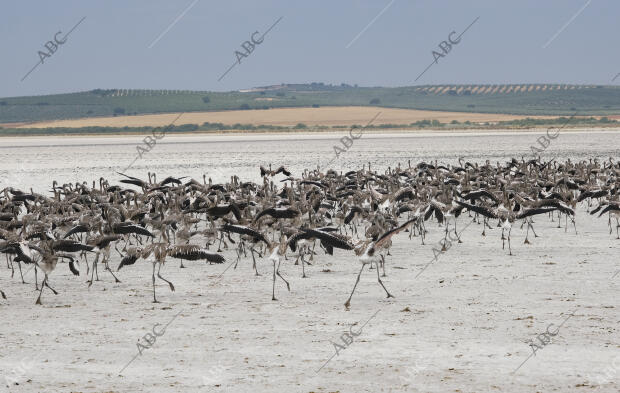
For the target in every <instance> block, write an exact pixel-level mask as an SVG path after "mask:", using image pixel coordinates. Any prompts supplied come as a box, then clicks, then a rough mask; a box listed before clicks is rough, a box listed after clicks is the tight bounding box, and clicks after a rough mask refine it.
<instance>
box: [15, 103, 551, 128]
mask: <svg viewBox="0 0 620 393" xmlns="http://www.w3.org/2000/svg"><path fill="white" fill-rule="evenodd" d="M379 112H381V114H380V115H379V116H378V117H377V119H376V120H375V121H374V124H382V123H384V124H388V123H389V124H410V123H415V122H417V121H419V120H438V121H440V122H442V123H445V122H448V123H449V122H451V121H452V120H458V121H459V122H464V121H467V120H469V121H471V122H496V121H501V120H513V119H521V118H525V117H528V116H516V115H504V114H488V113H462V112H440V111H424V110H414V109H394V108H379V107H362V106H346V107H321V108H278V109H268V110H238V111H222V112H190V113H185V114H183V115H182V116H181V117H180V118H179V120H177V121H176V122H175V125H180V124H202V123H204V122H210V123H223V124H227V125H232V124H236V123H241V124H253V125H257V126H258V125H275V126H294V125H296V124H298V123H304V124H306V125H308V126H333V125H347V126H348V125H353V124H359V125H362V126H363V125H366V124H367V123H368V122H369V121H370V120H371V119H372V118H373V117H375V115H377V113H379ZM178 115H179V113H165V114H156V115H138V116H117V117H92V118H85V119H75V120H56V121H45V122H39V123H30V124H22V125H19V126H18V128H46V127H95V126H97V127H143V126H144V127H157V126H166V125H169V124H170V123H171V122H172V121H173V120H174V119H175V118H176V117H177V116H178ZM529 117H536V118H545V116H529ZM547 117H548V116H547Z"/></svg>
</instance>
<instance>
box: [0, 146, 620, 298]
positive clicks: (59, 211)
mask: <svg viewBox="0 0 620 393" xmlns="http://www.w3.org/2000/svg"><path fill="white" fill-rule="evenodd" d="M260 171H261V176H262V179H263V181H262V182H261V183H254V182H241V181H240V180H239V178H238V177H237V176H232V177H231V179H230V182H227V183H225V184H214V183H213V182H212V180H211V179H208V181H207V179H206V176H203V181H202V182H200V181H197V180H195V179H188V178H187V177H178V178H175V177H167V178H165V179H164V180H162V181H160V182H157V178H156V175H155V174H154V173H149V174H148V180H142V179H138V178H136V177H132V176H128V175H125V174H122V173H119V175H120V176H121V178H120V180H119V183H120V184H118V185H110V183H109V182H108V180H106V179H104V178H101V179H99V185H98V186H97V184H96V183H95V182H93V183H92V186H89V185H88V183H87V182H83V183H75V184H63V185H59V184H58V183H57V182H56V181H54V182H53V184H52V190H51V191H50V193H51V195H49V196H46V195H42V194H38V193H35V192H33V191H32V189H31V190H30V191H29V192H27V191H23V190H18V189H15V188H12V187H6V188H4V190H2V191H1V192H0V239H2V240H0V253H4V254H5V255H6V263H7V268H8V269H10V270H11V278H13V279H15V265H17V268H18V270H19V273H20V275H21V282H22V284H26V282H25V281H24V276H23V271H22V264H24V265H25V266H29V268H34V272H35V289H36V290H37V291H38V297H37V300H36V303H37V304H41V296H42V293H43V290H44V289H45V288H48V289H49V290H51V291H52V292H53V293H54V294H58V292H57V291H56V290H54V289H53V288H52V287H51V286H50V275H51V273H52V272H53V271H54V270H55V269H56V267H57V266H58V263H59V262H61V263H62V264H64V263H66V264H68V267H69V269H70V271H71V272H72V273H73V274H74V275H75V276H79V275H80V269H79V268H80V264H82V263H83V264H85V265H86V275H87V276H88V281H87V284H88V286H91V285H93V282H94V281H98V280H99V272H98V269H99V266H100V265H101V266H102V267H103V269H104V271H105V272H107V273H109V275H110V277H111V278H112V279H113V280H115V281H116V282H120V281H119V279H118V277H117V274H118V273H117V274H115V272H114V270H116V272H118V271H119V270H121V269H122V268H125V269H127V268H128V266H131V265H134V264H135V263H136V262H139V261H147V262H151V263H152V265H153V271H152V288H153V302H158V301H157V297H156V293H155V282H156V277H157V278H159V279H160V280H163V281H164V282H166V283H167V284H168V285H169V287H170V289H171V290H172V291H174V289H175V288H174V285H173V284H172V282H170V281H169V280H166V279H165V278H164V277H162V276H161V273H160V270H161V268H162V266H163V265H164V263H165V262H166V261H168V260H170V258H174V259H178V260H180V268H184V264H183V263H184V261H185V262H186V263H187V261H205V264H221V263H224V262H225V261H226V259H225V257H224V256H223V253H224V251H223V249H228V250H230V251H231V252H232V251H233V250H234V252H235V253H236V260H234V261H232V262H230V263H231V264H232V263H233V262H234V264H235V265H234V266H235V268H236V267H237V264H238V263H239V261H240V260H241V259H243V258H249V257H248V253H249V254H250V256H251V259H252V262H253V269H254V271H255V274H257V275H259V274H260V273H259V271H258V267H257V263H256V258H257V257H258V258H263V257H266V258H267V260H268V261H269V262H271V263H272V264H273V285H272V299H273V300H276V298H275V287H276V280H277V279H281V280H282V281H283V282H284V283H285V284H286V287H287V288H288V289H289V290H290V285H289V282H288V281H287V280H286V279H285V278H284V277H283V276H282V275H281V274H280V265H281V263H282V262H283V261H284V260H288V258H287V255H290V256H292V258H291V260H292V259H293V258H295V262H294V264H296V265H299V262H301V271H302V277H306V265H311V262H310V261H313V262H312V263H314V256H315V255H318V252H320V251H321V250H323V251H324V253H325V254H329V255H333V253H334V249H340V250H344V251H339V253H346V252H347V250H348V251H350V252H352V253H354V254H355V255H357V257H358V260H359V262H360V263H361V268H360V271H359V274H358V275H357V280H356V281H355V285H354V287H353V290H352V291H351V294H350V296H349V298H348V299H347V301H346V303H345V306H346V307H347V308H348V307H349V306H350V302H351V298H352V297H353V293H354V292H355V288H356V287H357V285H358V283H359V280H360V276H361V274H362V272H363V270H364V268H365V267H366V266H367V265H370V268H371V269H372V268H373V265H374V268H375V269H376V274H377V281H378V283H379V284H380V285H381V286H382V287H383V289H384V290H385V293H386V294H387V297H392V295H391V294H390V293H389V292H388V290H387V289H386V288H385V285H384V284H383V282H382V280H381V277H384V276H385V258H386V256H388V255H390V254H389V250H390V247H391V245H392V240H391V238H392V237H393V236H395V235H396V234H398V233H400V232H403V231H404V232H408V233H409V235H408V237H409V239H412V238H413V237H418V238H419V239H420V240H421V242H422V244H424V239H425V236H426V234H427V233H428V230H427V226H429V225H428V223H429V220H431V221H436V222H437V223H438V225H439V226H440V227H442V228H441V229H440V230H441V231H442V232H443V234H444V239H445V238H446V237H447V236H448V234H449V233H450V234H451V231H454V233H457V219H458V218H459V217H460V216H461V215H462V214H463V213H464V212H467V215H468V216H470V217H472V219H473V220H474V221H477V222H478V224H480V223H481V224H482V226H483V232H482V235H486V229H487V228H489V229H491V228H493V225H494V226H495V227H497V228H500V229H501V233H502V235H501V240H502V245H503V246H502V248H504V247H505V243H506V242H507V244H508V250H509V252H510V254H512V246H511V243H510V240H511V237H510V235H511V231H512V227H513V225H516V224H517V223H519V222H520V224H521V228H523V227H524V226H526V230H527V234H526V239H525V243H528V244H529V240H528V237H529V231H530V230H531V231H532V233H533V234H534V236H537V234H536V233H535V232H534V223H535V222H534V217H535V216H537V220H538V219H539V218H540V219H541V220H542V219H547V220H550V221H555V220H557V222H558V226H560V225H561V222H562V220H564V225H565V230H567V228H568V222H569V220H570V222H571V223H572V225H573V226H574V227H575V233H577V228H576V223H575V210H576V206H577V204H578V203H581V204H584V205H586V207H587V211H588V213H589V214H592V215H595V214H596V215H597V216H598V217H601V216H603V215H604V214H607V215H608V217H609V219H608V225H609V231H610V233H611V232H612V225H613V224H615V225H616V228H615V229H616V236H617V237H618V238H620V236H619V234H618V228H619V227H620V222H619V219H620V162H614V161H613V159H612V158H610V159H609V160H606V161H603V162H600V161H599V160H596V159H594V160H585V161H581V162H571V160H566V161H565V162H559V161H555V160H552V161H548V162H544V161H541V160H540V159H532V160H529V161H526V160H524V159H523V158H522V159H521V160H517V159H514V158H513V159H512V160H510V161H508V162H505V163H499V162H498V163H496V164H495V165H494V164H491V163H490V162H489V161H487V162H485V163H484V164H480V165H479V164H478V163H473V164H472V163H470V162H463V161H462V160H459V165H445V166H444V165H440V164H438V163H436V162H435V163H424V162H421V163H419V164H417V165H414V166H412V164H411V163H410V162H409V164H408V166H407V167H401V166H400V165H399V166H397V167H395V168H388V169H387V170H385V171H380V172H378V171H373V170H371V167H370V164H369V165H368V166H366V165H364V166H363V168H362V169H361V170H357V171H349V172H347V173H338V172H336V171H334V170H328V171H326V172H321V171H320V170H319V169H318V168H317V169H315V170H305V171H304V172H303V173H301V174H300V175H299V176H294V175H293V174H291V173H290V172H289V171H288V170H287V169H286V168H284V167H279V168H278V169H277V170H272V169H271V166H270V167H269V169H267V168H264V167H260ZM278 177H279V178H281V179H279V180H276V179H277V178H278ZM612 219H615V223H614V222H613V220H612ZM457 235H458V233H457ZM459 241H460V240H459ZM317 243H318V244H319V248H318V249H317V247H316V245H317ZM112 247H113V248H114V250H115V252H117V253H118V254H119V259H120V263H119V264H118V266H116V268H115V269H114V267H111V253H113V251H111V249H112ZM289 250H290V253H289ZM231 255H233V258H234V254H231ZM89 257H91V258H90V260H89ZM307 257H309V260H307V259H306V258H307ZM62 264H61V266H62ZM381 270H382V274H380V272H381ZM41 273H42V274H41ZM270 274H271V273H270ZM39 275H42V279H41V281H40V282H39V279H38V276H39ZM0 289H5V290H6V287H5V288H0ZM0 294H1V295H2V297H3V298H4V299H6V298H7V297H6V295H5V292H3V291H2V290H0Z"/></svg>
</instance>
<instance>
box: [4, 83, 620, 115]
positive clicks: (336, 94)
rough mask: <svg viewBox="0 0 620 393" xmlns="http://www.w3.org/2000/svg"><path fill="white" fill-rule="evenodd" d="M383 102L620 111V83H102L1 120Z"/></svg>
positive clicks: (8, 102) (44, 99)
mask: <svg viewBox="0 0 620 393" xmlns="http://www.w3.org/2000/svg"><path fill="white" fill-rule="evenodd" d="M349 105H357V106H360V105H361V106H367V105H368V106H369V105H372V106H383V107H391V108H409V109H422V110H438V111H455V112H483V113H506V114H516V115H553V116H559V115H571V114H573V113H575V112H576V111H577V112H578V114H579V115H584V116H585V115H599V116H606V115H618V114H620V87H616V86H594V85H564V84H518V85H435V86H410V87H394V88H386V87H357V86H350V85H346V84H342V85H326V84H323V83H311V84H287V85H276V86H266V87H258V88H253V89H248V90H241V91H233V92H208V91H181V90H136V89H105V90H104V89H96V90H92V91H87V92H79V93H71V94H56V95H45V96H31V97H10V98H0V123H12V122H33V121H42V120H59V119H78V118H83V117H94V116H114V115H134V114H149V113H166V112H193V111H211V110H213V111H216V110H217V111H220V110H238V109H263V110H264V109H270V108H284V107H310V106H349Z"/></svg>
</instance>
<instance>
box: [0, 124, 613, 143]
mask: <svg viewBox="0 0 620 393" xmlns="http://www.w3.org/2000/svg"><path fill="white" fill-rule="evenodd" d="M560 128H561V127H558V126H555V127H548V126H547V127H534V128H497V129H489V128H468V129H457V128H452V129H437V128H435V129H432V128H424V129H419V128H418V129H373V128H369V129H368V131H365V130H363V129H356V131H355V132H354V134H355V135H357V134H358V133H359V131H362V132H363V134H364V137H373V136H376V137H378V136H380V137H386V136H388V137H407V136H411V137H420V136H475V135H518V134H528V133H529V134H536V133H541V132H543V133H545V132H547V130H549V129H551V130H554V131H553V132H554V133H555V132H557V130H558V129H560ZM349 131H350V129H349V128H342V129H338V130H334V129H330V130H319V129H316V130H312V129H304V130H225V131H188V132H173V133H171V134H168V135H165V136H164V139H165V141H164V140H161V141H162V143H166V141H167V142H168V143H171V142H173V141H171V139H178V142H183V140H184V139H192V138H193V139H206V138H207V137H215V138H216V139H212V138H209V139H210V140H213V141H226V140H229V139H228V138H231V139H230V140H234V139H238V138H243V140H245V141H251V140H265V139H269V138H273V137H278V139H289V138H295V139H299V138H301V139H323V138H330V137H342V136H344V135H348V133H349ZM619 131H620V126H615V127H565V128H561V131H560V132H562V133H566V132H570V133H593V132H596V133H598V132H619ZM146 136H151V137H152V133H151V132H150V131H145V132H119V133H108V134H88V133H86V134H56V135H2V134H1V132H0V139H1V140H2V141H4V142H9V143H10V142H11V141H23V140H24V139H26V140H28V141H29V142H32V141H36V140H46V141H50V140H54V139H59V140H62V141H63V142H70V141H72V140H81V141H85V140H93V141H95V140H96V139H100V141H99V142H104V141H109V140H110V139H124V138H132V139H133V138H135V137H142V138H143V137H146ZM248 137H249V138H248ZM220 138H222V139H220ZM233 138H234V139H233ZM159 141H160V140H158V143H159ZM0 147H2V146H0Z"/></svg>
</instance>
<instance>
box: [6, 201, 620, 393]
mask: <svg viewBox="0 0 620 393" xmlns="http://www.w3.org/2000/svg"><path fill="white" fill-rule="evenodd" d="M469 221H471V218H469V217H467V214H464V215H463V216H461V218H460V219H459V222H458V227H459V231H460V230H461V228H463V227H464V226H465V225H466V224H467V223H468V222H469ZM576 221H577V230H578V231H579V235H576V234H575V231H574V229H573V228H572V226H571V225H570V222H569V225H568V228H567V229H565V227H564V222H562V224H561V227H560V228H558V227H557V219H556V222H551V221H550V219H549V218H548V217H539V218H538V219H536V222H535V229H536V232H537V234H538V235H539V237H537V238H534V237H530V240H532V244H531V245H525V244H523V240H524V237H525V229H523V230H521V229H520V228H519V227H518V225H517V226H515V228H514V229H513V231H512V235H513V237H512V246H513V247H512V249H513V253H514V256H509V255H508V250H502V245H501V243H502V242H501V240H500V235H501V230H499V229H497V228H494V229H492V230H489V229H487V236H486V237H483V236H481V232H482V226H481V225H480V224H477V223H472V224H471V225H470V226H469V227H468V228H466V229H465V230H464V232H463V233H462V240H463V243H460V244H459V243H456V242H455V243H453V244H452V245H451V247H450V248H449V249H448V250H447V251H445V252H444V253H443V254H441V255H439V256H438V259H437V260H436V261H434V262H432V263H431V264H430V265H428V267H427V268H426V269H425V270H423V269H424V267H425V266H426V265H427V264H429V262H431V261H433V256H434V252H433V248H434V247H435V248H437V243H438V241H439V240H440V239H442V238H443V233H442V230H443V228H441V227H438V225H437V224H436V223H435V224H429V226H428V230H429V234H428V236H427V240H426V245H422V244H421V242H420V238H418V237H414V238H413V239H412V240H409V238H408V233H401V234H399V235H398V236H397V237H396V238H395V242H394V246H393V247H392V251H391V252H392V256H389V257H388V259H387V275H388V277H387V278H385V280H384V282H385V285H386V287H387V288H388V289H389V291H390V292H391V293H392V294H393V295H394V296H395V298H394V299H386V297H385V294H384V292H383V290H382V289H381V287H380V286H379V285H378V283H377V276H376V271H375V270H371V271H369V270H366V271H365V272H364V274H363V275H362V280H361V282H360V284H359V286H358V291H357V293H356V295H355V296H354V297H353V301H352V305H351V309H350V310H349V311H346V310H345V308H344V306H343V303H344V302H345V300H346V299H347V297H348V295H349V293H350V290H351V288H352V286H353V283H354V281H355V277H356V274H357V272H358V270H359V265H358V262H357V259H356V258H355V256H354V255H353V254H352V253H351V252H344V251H341V250H337V251H336V255H335V256H333V257H330V256H327V255H324V254H323V252H322V251H319V253H318V255H317V256H315V257H314V261H313V265H312V266H310V267H308V268H307V270H306V272H307V274H308V276H309V277H308V278H305V279H302V278H301V267H300V266H295V265H293V262H294V258H291V257H290V256H289V260H288V261H285V262H284V264H283V266H282V268H281V271H282V273H283V275H284V277H285V278H287V279H288V280H289V281H290V283H291V291H290V292H287V291H286V288H285V286H284V285H282V284H283V283H282V282H281V281H278V282H277V286H276V297H277V298H278V301H272V300H271V285H272V284H271V273H272V270H271V269H272V267H271V265H270V264H269V263H268V262H267V260H266V259H265V258H261V259H259V271H260V272H261V273H262V276H255V275H254V274H253V271H252V267H251V259H250V258H249V256H248V258H244V259H243V260H242V262H241V263H240V264H239V266H238V268H237V269H236V270H234V269H232V268H230V267H229V263H230V262H232V261H234V252H233V251H232V250H227V251H225V255H226V257H227V259H228V262H227V263H226V264H224V265H204V264H203V263H196V262H186V265H187V266H188V267H187V268H186V269H180V268H179V261H178V260H172V259H171V260H169V261H168V262H167V264H166V265H165V267H164V269H163V270H162V274H163V276H164V277H165V278H167V279H169V280H171V281H172V282H173V283H174V284H175V286H176V291H175V292H171V291H170V289H169V288H168V287H167V286H166V285H163V284H165V283H163V282H161V281H158V285H157V291H158V298H159V300H160V301H161V303H160V304H153V303H151V300H152V293H151V276H150V274H151V264H150V263H148V262H144V261H141V262H138V263H137V264H136V265H134V266H129V267H127V268H124V269H123V270H121V271H120V272H119V274H120V276H119V277H120V279H121V280H122V283H118V284H117V283H114V282H113V279H112V277H111V276H110V275H109V273H106V272H103V271H101V272H100V278H101V281H97V282H95V283H94V285H93V286H92V287H91V288H90V289H88V287H87V286H86V284H85V280H86V277H85V273H86V269H85V266H84V265H83V264H82V265H81V267H80V269H81V271H82V275H81V276H80V277H74V276H72V275H71V274H70V272H69V269H68V267H67V266H66V265H62V266H59V267H58V268H57V270H56V271H55V272H54V273H53V275H52V277H51V284H52V286H53V287H54V288H55V289H57V290H58V291H60V294H59V295H58V296H54V295H53V294H52V293H51V292H49V291H46V292H45V293H44V297H43V303H44V304H43V306H36V305H35V304H34V302H35V299H36V292H35V291H34V281H33V280H34V277H33V273H32V272H29V273H28V274H27V275H26V281H27V282H28V284H21V283H20V281H19V279H18V278H17V277H19V273H18V272H16V275H17V277H16V278H14V279H12V280H11V279H10V278H9V277H10V270H7V269H6V264H5V263H4V261H2V267H1V268H0V271H1V274H0V287H1V288H2V289H3V290H4V291H5V292H6V294H7V296H8V300H2V299H0V313H1V315H2V316H3V318H2V323H0V342H2V352H1V353H0V376H1V377H2V378H3V382H4V381H6V378H7V377H9V378H10V380H11V381H12V382H17V383H19V385H14V384H13V385H11V386H10V387H6V386H5V385H4V383H3V385H2V389H0V391H10V392H146V391H149V392H326V393H327V392H510V393H517V392H545V393H547V392H595V391H596V392H617V391H619V389H620V381H619V375H620V357H619V355H620V351H619V348H620V335H619V330H618V322H619V321H620V312H619V309H618V306H619V304H618V289H620V274H618V275H617V276H615V278H612V277H613V275H614V274H617V273H618V270H619V269H620V265H619V264H618V248H619V246H620V240H617V239H616V233H615V229H614V233H613V234H611V235H610V234H609V229H608V227H607V218H606V217H602V218H593V217H592V216H590V215H588V214H587V213H586V212H585V207H583V206H582V207H581V208H579V209H578V214H577V218H576ZM493 224H494V223H493ZM493 226H494V225H493ZM530 235H531V233H530ZM317 249H318V247H317ZM114 253H115V252H114ZM117 264H118V255H115V257H114V261H113V263H112V265H113V266H116V265H117ZM227 268H228V270H226V269H227ZM416 276H417V278H416ZM567 318H568V319H567ZM563 322H564V323H563ZM562 323H563V325H561V327H559V326H560V324H562ZM166 324H168V325H167V326H166ZM550 324H553V325H551V326H550ZM153 332H155V333H157V334H158V335H155V334H154V333H153ZM545 332H551V333H554V335H553V336H547V337H548V338H550V340H551V341H550V342H548V341H549V340H546V341H547V342H548V343H547V345H542V344H539V345H540V346H541V348H540V349H538V350H537V352H536V354H535V356H531V355H532V353H533V351H532V349H531V347H530V346H529V344H528V341H529V340H534V339H536V336H537V335H539V334H541V333H545ZM147 333H148V334H151V335H152V336H147V339H149V340H150V341H152V342H153V340H154V339H155V340H156V341H154V343H153V345H152V346H151V347H150V348H146V346H145V347H144V348H140V350H141V351H142V354H141V355H138V356H136V355H137V354H138V353H139V350H138V346H137V342H138V340H141V341H140V342H141V343H143V344H146V342H145V341H144V339H143V338H142V337H143V336H145V335H147ZM345 333H348V335H347V334H345ZM343 339H344V342H343ZM334 343H338V345H339V346H338V347H336V346H335V345H334ZM336 348H338V354H337V355H336V352H335V350H336ZM134 356H136V359H135V360H134V361H133V362H132V363H131V364H129V366H127V367H126V368H125V369H124V370H123V371H122V373H121V369H122V368H123V367H124V366H125V365H126V364H127V363H128V362H129V361H130V360H132V358H133V357H134ZM528 356H530V358H529V359H528V360H527V362H526V363H524V364H523V366H522V367H521V368H520V369H519V370H518V371H516V372H514V371H515V369H516V368H517V367H518V366H519V365H520V364H521V363H522V362H523V361H524V360H526V359H527V358H528ZM332 357H333V358H332ZM330 358H332V359H331V361H329V363H327V364H326V365H325V366H324V367H323V368H322V369H320V368H321V367H322V366H323V365H324V363H325V362H326V361H327V360H328V359H330ZM613 365H615V366H613ZM616 367H617V368H616ZM319 369H320V371H318V372H317V370H319ZM513 372H514V373H513ZM597 389H598V390H597Z"/></svg>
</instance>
